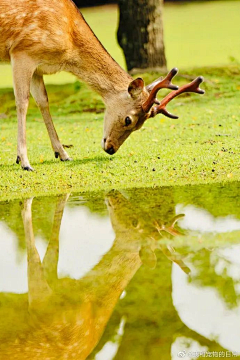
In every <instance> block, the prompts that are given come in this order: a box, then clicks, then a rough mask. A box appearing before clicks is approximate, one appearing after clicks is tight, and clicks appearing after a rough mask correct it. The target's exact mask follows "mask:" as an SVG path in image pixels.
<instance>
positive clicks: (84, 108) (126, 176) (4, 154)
mask: <svg viewBox="0 0 240 360" xmlns="http://www.w3.org/2000/svg"><path fill="white" fill-rule="evenodd" d="M193 74H194V76H196V75H199V74H203V75H204V76H205V78H206V82H205V83H204V85H203V86H202V87H203V88H204V89H205V90H206V94H205V95H204V96H199V95H196V94H191V95H188V94H187V95H182V96H180V97H179V98H176V99H175V101H173V102H172V104H169V110H170V111H171V112H173V113H175V114H178V115H179V119H178V120H171V119H168V118H165V117H163V116H161V115H160V116H158V117H156V118H154V119H151V120H148V122H146V124H145V125H144V127H143V128H142V129H141V130H139V131H137V132H135V133H133V134H132V135H131V136H130V137H129V139H128V140H127V141H126V142H125V144H124V145H123V146H122V147H121V148H120V150H119V151H118V152H117V153H116V154H115V155H113V156H112V157H110V156H109V155H107V154H105V153H104V152H103V151H102V149H101V147H100V141H101V137H102V126H103V116H104V115H103V112H102V111H103V104H102V102H101V99H100V98H99V97H98V95H96V94H95V93H93V92H91V90H89V89H88V88H87V87H86V86H85V85H84V84H80V83H79V82H77V83H75V84H70V85H62V86H57V85H56V86H48V93H49V98H50V104H51V113H52V115H53V118H54V122H55V125H56V128H57V131H58V133H59V136H60V139H61V141H62V142H63V143H64V144H71V145H73V146H74V147H73V148H70V149H69V150H68V152H69V154H70V156H71V157H72V158H73V159H74V160H73V161H72V162H64V163H63V162H60V161H59V160H57V159H54V154H53V151H52V149H51V146H50V142H49V138H48V135H47V132H46V129H45V126H44V123H43V120H42V118H41V116H40V113H39V111H38V109H37V107H36V106H35V104H34V102H33V101H32V100H31V103H30V107H29V114H28V122H27V140H28V152H29V158H30V162H31V164H32V166H33V167H34V168H35V172H33V173H32V172H26V171H23V170H22V169H21V168H20V166H18V165H17V164H15V158H16V132H17V121H16V115H15V105H14V97H13V93H12V91H11V90H9V91H6V90H1V98H2V99H3V102H2V103H1V106H0V113H1V114H2V115H1V120H0V127H1V138H0V163H1V165H0V179H1V182H0V189H1V198H2V199H6V198H9V197H11V198H12V197H19V196H29V195H31V194H35V195H36V194H45V193H49V194H50V193H56V192H63V191H69V189H72V190H78V191H81V190H85V191H86V190H100V189H110V188H129V187H136V186H137V187H145V186H148V187H155V186H163V185H174V184H176V185H184V184H199V183H211V182H223V181H229V180H238V179H239V178H240V159H239V129H240V128H239V126H240V116H239V110H240V103H239V98H240V86H239V84H240V71H239V68H238V66H231V67H228V68H227V69H224V68H202V69H194V70H193V71H192V72H188V74H187V75H188V76H192V75H193ZM143 77H144V79H146V81H147V82H148V81H150V80H151V79H154V78H155V77H156V74H152V75H150V74H143ZM186 81H187V80H186V79H184V78H181V77H178V78H176V80H175V83H178V84H182V83H184V82H186Z"/></svg>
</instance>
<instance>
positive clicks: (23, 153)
mask: <svg viewBox="0 0 240 360" xmlns="http://www.w3.org/2000/svg"><path fill="white" fill-rule="evenodd" d="M11 62H12V69H13V86H14V94H15V101H16V108H17V118H18V139H17V161H16V162H17V164H18V163H20V162H21V166H22V168H23V169H24V170H28V171H33V168H32V167H31V165H30V163H29V160H28V156H27V144H26V116H27V109H28V103H29V95H30V82H31V78H32V74H33V72H34V70H35V67H36V65H35V64H34V62H33V61H32V60H31V59H30V58H28V57H27V56H26V55H24V54H19V53H18V54H12V56H11Z"/></svg>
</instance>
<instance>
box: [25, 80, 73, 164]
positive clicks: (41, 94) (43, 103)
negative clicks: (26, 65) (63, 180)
mask: <svg viewBox="0 0 240 360" xmlns="http://www.w3.org/2000/svg"><path fill="white" fill-rule="evenodd" d="M30 89H31V94H32V96H33V97H34V99H35V101H36V103H37V105H38V107H39V109H40V111H41V113H42V116H43V119H44V122H45V125H46V128H47V131H48V134H49V137H50V140H51V144H52V148H53V151H54V153H55V157H56V158H58V157H60V159H61V160H62V161H67V160H71V159H70V157H69V156H68V154H67V152H66V151H65V150H64V148H63V146H62V144H61V143H60V141H59V138H58V134H57V132H56V129H55V127H54V125H53V122H52V117H51V114H50V111H49V103H48V96H47V91H46V88H45V85H44V82H43V77H42V76H40V75H37V74H36V73H35V74H33V77H32V80H31V88H30Z"/></svg>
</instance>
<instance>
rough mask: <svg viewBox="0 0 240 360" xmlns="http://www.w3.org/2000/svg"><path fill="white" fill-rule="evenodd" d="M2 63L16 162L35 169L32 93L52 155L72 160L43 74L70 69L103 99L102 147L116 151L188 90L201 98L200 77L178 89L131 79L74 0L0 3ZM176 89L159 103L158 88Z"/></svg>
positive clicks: (164, 82) (161, 82)
mask: <svg viewBox="0 0 240 360" xmlns="http://www.w3.org/2000/svg"><path fill="white" fill-rule="evenodd" d="M0 61H3V62H10V63H11V66H12V73H13V89H14V95H15V102H16V111H17V119H18V135H17V160H16V162H17V164H19V163H21V166H22V168H23V169H24V170H27V171H33V168H32V166H31V165H30V162H29V159H28V154H27V145H26V115H27V110H28V104H29V96H30V93H31V95H32V96H33V98H34V99H35V101H36V104H37V105H38V107H39V109H40V111H41V113H42V116H43V119H44V122H45V125H46V128H47V131H48V134H49V137H50V141H51V145H52V149H53V151H54V154H55V157H56V158H60V160H61V161H68V160H71V158H70V157H69V155H68V153H67V152H66V150H65V149H64V146H63V145H62V144H61V142H60V140H59V137H58V134H57V132H56V129H55V127H54V124H53V121H52V117H51V114H50V110H49V102H48V96H47V92H46V88H45V85H44V81H43V75H45V74H54V73H57V72H59V71H67V72H70V73H72V74H74V75H75V76H77V77H78V78H79V79H81V80H82V81H84V82H86V83H87V84H88V85H89V86H90V87H91V88H92V89H93V90H94V91H96V92H97V93H98V94H100V95H101V97H102V99H103V102H104V104H105V106H106V111H105V116H104V126H103V128H104V130H103V139H102V148H103V150H104V151H105V152H106V153H108V154H109V155H113V154H115V153H116V152H117V150H118V149H119V148H120V146H121V145H122V144H123V142H124V141H125V140H126V139H127V138H128V137H129V135H130V134H131V133H132V132H133V131H135V130H138V129H140V128H141V127H142V125H143V124H144V122H145V121H146V120H147V119H150V118H153V117H155V116H156V115H157V114H164V115H166V116H167V117H170V118H173V119H175V118H177V116H175V115H173V114H170V113H169V112H168V111H167V109H166V105H167V104H168V102H169V101H171V100H172V99H173V98H174V97H176V96H178V95H180V94H182V93H184V92H195V93H199V94H203V93H204V91H203V90H201V89H200V88H199V85H200V83H201V82H202V81H203V78H202V77H201V76H199V77H197V78H196V79H195V80H194V81H192V82H191V83H189V84H186V85H183V86H182V87H180V88H178V87H177V86H175V85H173V84H172V82H171V80H172V78H173V77H174V76H175V75H176V74H177V71H178V70H177V68H174V69H172V70H171V71H170V72H169V74H168V75H167V76H166V77H165V78H164V79H162V78H159V79H157V80H155V81H154V82H153V83H151V84H149V85H147V86H145V84H144V81H143V79H142V78H140V77H138V78H136V79H133V78H132V77H131V76H130V74H128V73H127V72H126V71H125V70H124V69H123V68H121V67H120V65H119V64H118V63H117V62H116V61H115V60H114V59H113V58H112V57H111V55H110V54H109V53H108V52H107V51H106V49H105V48H104V47H103V45H102V44H101V43H100V41H99V40H98V39H97V37H96V36H95V34H94V33H93V31H92V30H91V28H90V27H89V26H88V24H87V22H86V21H85V19H84V17H83V15H82V14H81V13H80V11H79V10H78V8H77V7H76V6H75V4H74V3H73V2H72V1H71V0H42V1H34V0H31V1H29V0H20V1H17V0H13V1H11V2H9V1H7V0H0ZM162 88H167V89H171V90H173V91H172V92H170V94H169V95H167V96H166V97H165V98H164V99H163V100H162V101H161V102H160V101H159V100H158V99H157V97H156V96H157V93H158V91H159V90H160V89H162Z"/></svg>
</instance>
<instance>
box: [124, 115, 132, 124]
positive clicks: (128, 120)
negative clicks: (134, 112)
mask: <svg viewBox="0 0 240 360" xmlns="http://www.w3.org/2000/svg"><path fill="white" fill-rule="evenodd" d="M131 123H132V120H131V119H130V117H129V116H127V117H126V119H125V125H126V126H128V125H131Z"/></svg>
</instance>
